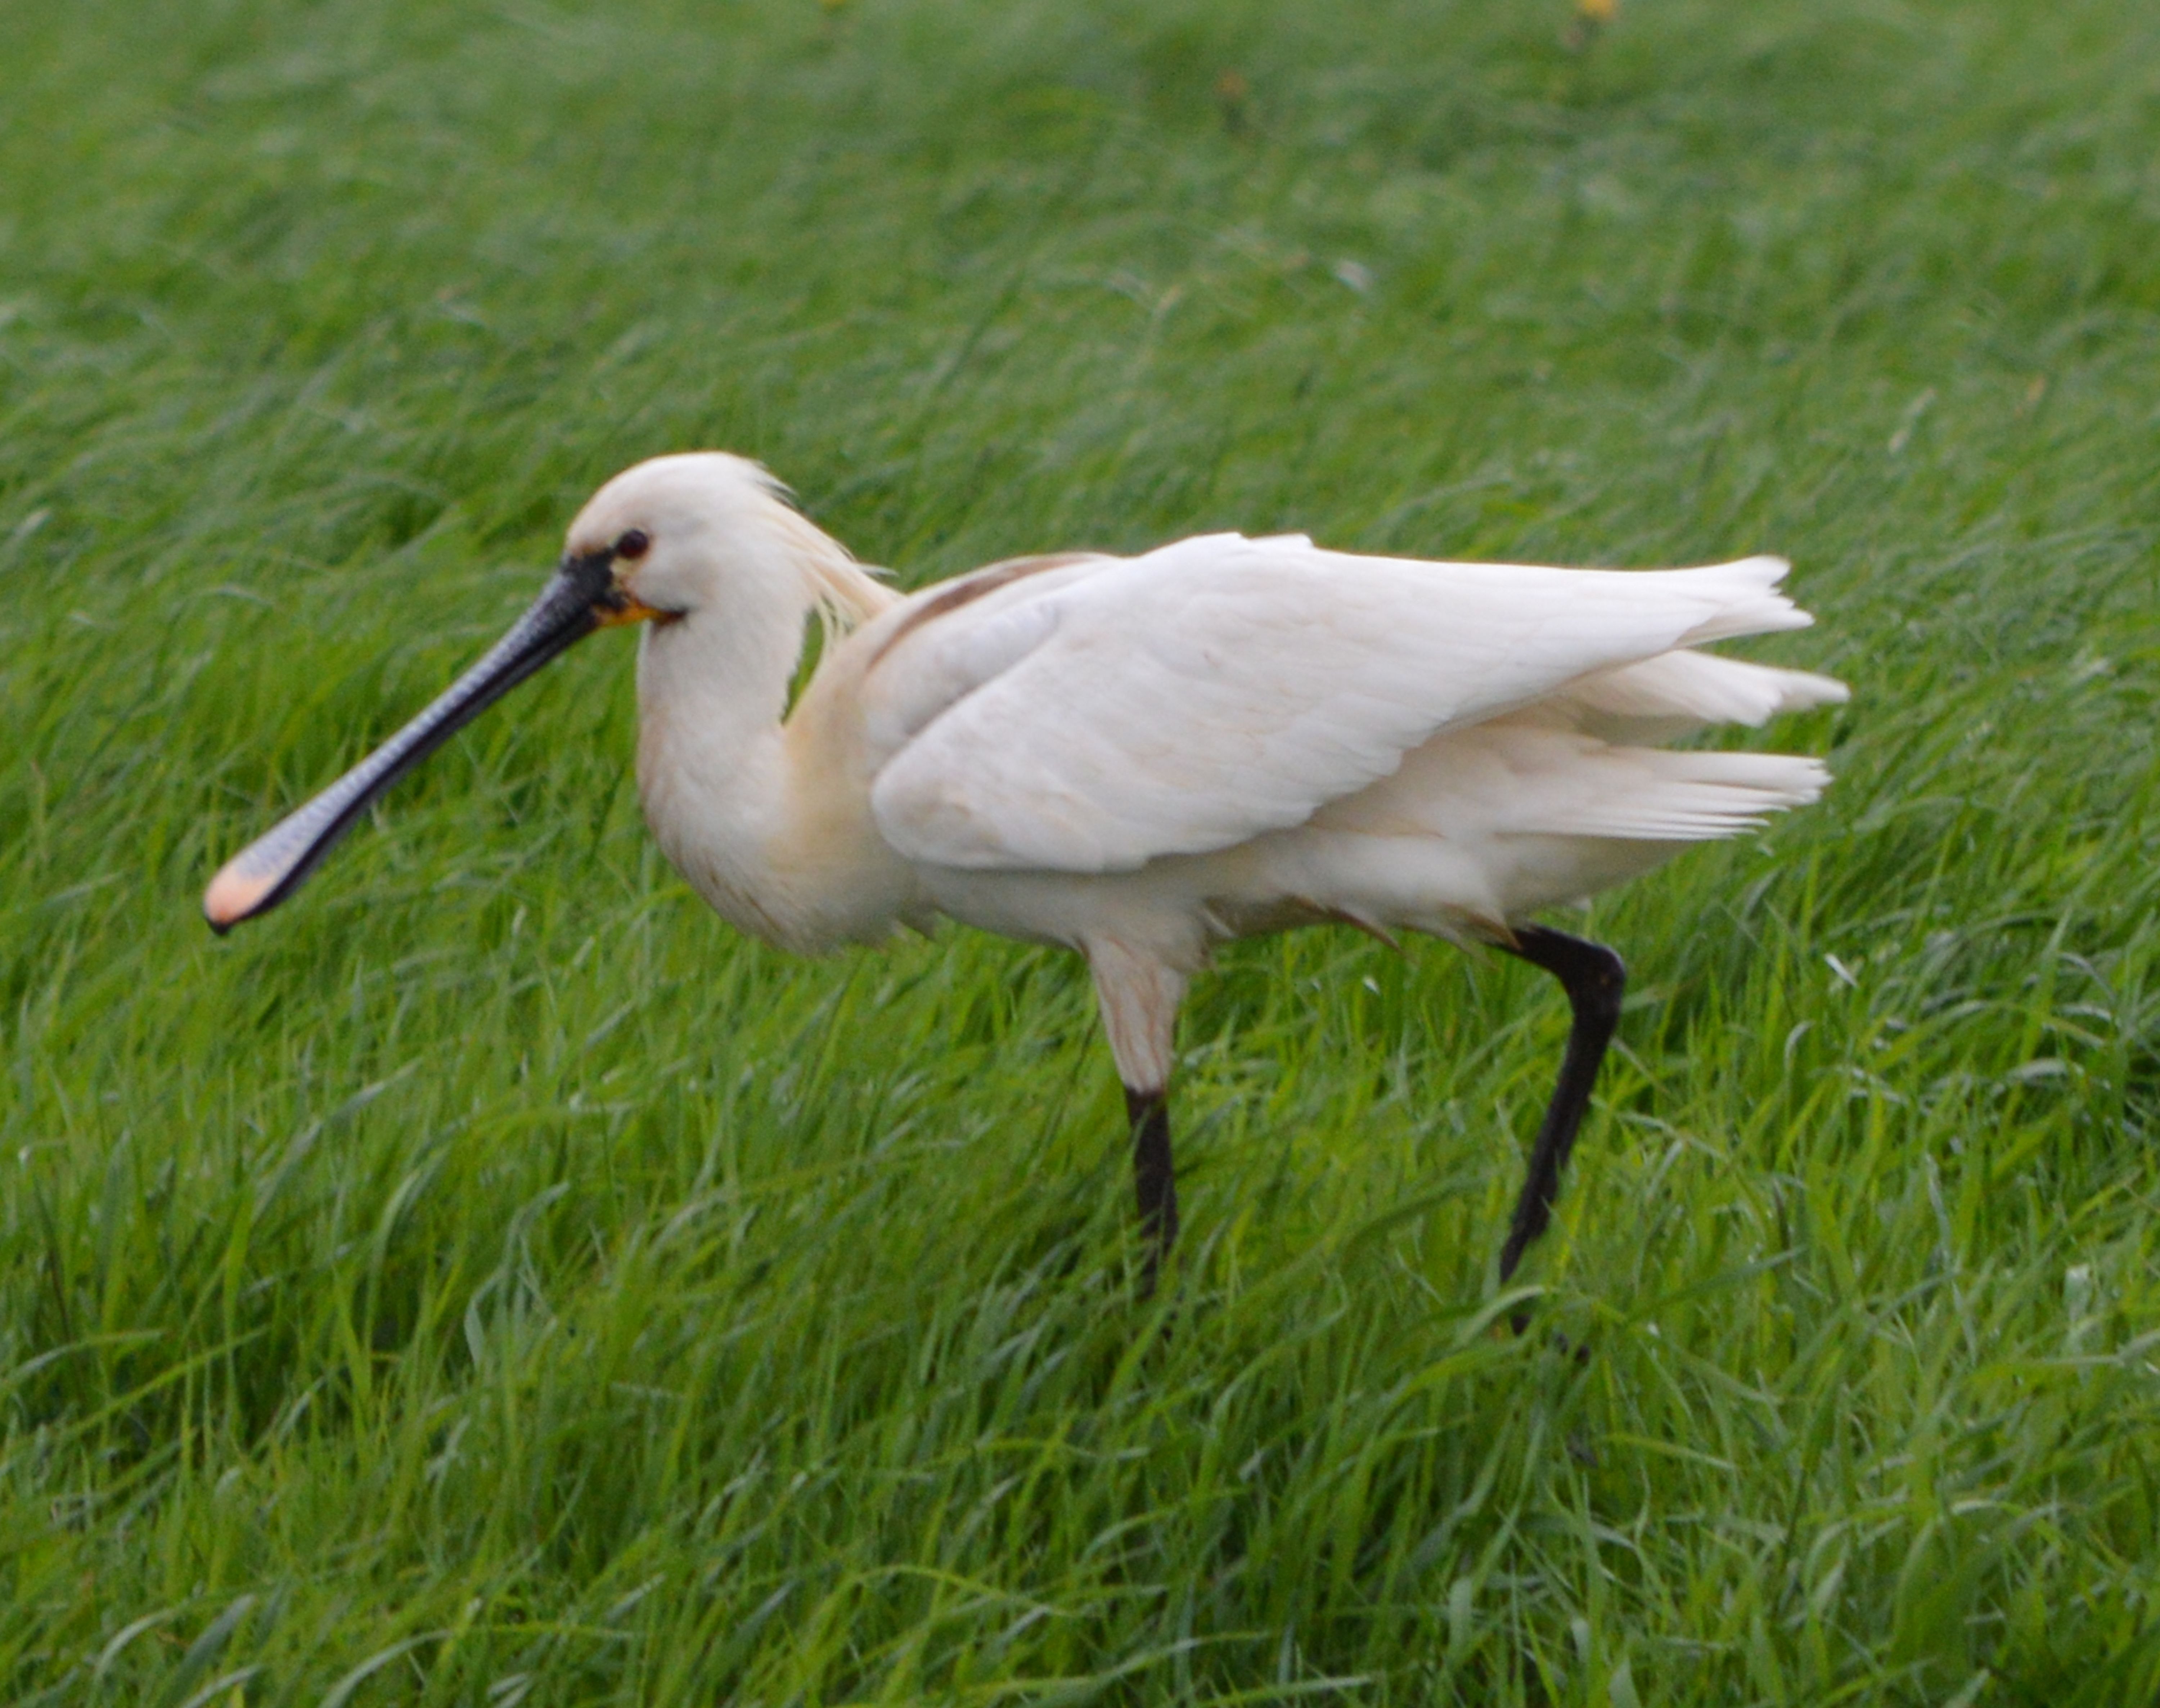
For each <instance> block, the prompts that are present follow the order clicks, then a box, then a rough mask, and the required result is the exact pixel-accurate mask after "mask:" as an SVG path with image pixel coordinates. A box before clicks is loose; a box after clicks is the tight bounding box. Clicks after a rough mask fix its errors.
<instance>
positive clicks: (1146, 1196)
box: [1125, 1086, 1177, 1294]
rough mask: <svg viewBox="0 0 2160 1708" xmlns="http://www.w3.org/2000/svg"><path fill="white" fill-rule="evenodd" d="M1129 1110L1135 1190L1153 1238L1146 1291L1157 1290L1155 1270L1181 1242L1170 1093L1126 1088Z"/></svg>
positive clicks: (1142, 1221) (1146, 1229)
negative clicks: (1171, 1135) (1175, 1245)
mask: <svg viewBox="0 0 2160 1708" xmlns="http://www.w3.org/2000/svg"><path fill="white" fill-rule="evenodd" d="M1125 1114H1126V1115H1127V1116H1128V1117H1129V1118H1130V1119H1131V1121H1132V1124H1133V1190H1134V1193H1135V1196H1136V1197H1138V1198H1139V1200H1140V1228H1141V1230H1142V1232H1143V1233H1145V1234H1146V1236H1147V1238H1148V1240H1149V1242H1150V1243H1149V1248H1148V1255H1147V1269H1146V1273H1145V1276H1144V1277H1143V1279H1142V1280H1141V1284H1140V1285H1141V1290H1142V1292H1143V1293H1146V1294H1151V1293H1153V1292H1154V1291H1155V1272H1156V1271H1157V1270H1158V1269H1160V1268H1161V1266H1162V1260H1163V1259H1165V1258H1166V1257H1168V1256H1169V1255H1170V1249H1171V1246H1172V1245H1174V1244H1176V1243H1177V1168H1176V1164H1175V1163H1173V1162H1172V1161H1171V1155H1170V1093H1168V1092H1165V1091H1135V1090H1134V1089H1133V1088H1131V1087H1130V1086H1127V1087H1126V1088H1125Z"/></svg>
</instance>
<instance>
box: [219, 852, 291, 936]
mask: <svg viewBox="0 0 2160 1708" xmlns="http://www.w3.org/2000/svg"><path fill="white" fill-rule="evenodd" d="M276 887H277V880H275V879H274V878H267V877H262V876H258V875H254V874H252V873H248V872H243V871H241V870H240V869H239V862H238V861H234V862H232V863H231V864H228V865H226V867H225V868H224V870H221V871H220V872H219V873H218V875H216V876H215V878H212V879H211V880H210V888H209V889H207V890H204V891H203V917H204V918H205V919H206V920H208V921H210V929H211V930H212V931H214V932H217V933H218V934H219V935H220V936H223V935H224V934H225V933H226V932H228V931H231V929H232V927H235V926H236V925H237V924H239V923H240V921H241V920H243V919H245V918H247V916H248V915H249V914H251V913H252V912H254V911H255V910H256V909H257V907H260V906H262V901H263V898H264V897H265V896H267V895H269V893H270V892H271V890H273V889H275V888H276Z"/></svg>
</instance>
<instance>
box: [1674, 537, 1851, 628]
mask: <svg viewBox="0 0 2160 1708" xmlns="http://www.w3.org/2000/svg"><path fill="white" fill-rule="evenodd" d="M1792 567H1793V566H1792V565H1791V564H1790V563H1787V562H1786V561H1785V560H1784V558H1741V559H1740V560H1739V561H1738V562H1737V563H1712V564H1711V565H1710V566H1708V567H1707V568H1701V569H1669V570H1667V571H1666V572H1664V573H1665V574H1668V575H1669V576H1670V577H1671V578H1672V579H1673V580H1674V581H1675V583H1676V584H1680V585H1681V586H1684V587H1685V589H1687V590H1688V591H1689V592H1690V593H1691V594H1695V595H1697V596H1698V597H1700V598H1702V599H1704V600H1706V602H1707V603H1708V604H1709V605H1710V606H1711V610H1710V614H1709V615H1706V617H1705V618H1704V619H1703V620H1701V621H1700V622H1699V623H1697V624H1696V625H1695V626H1694V627H1693V628H1691V629H1690V630H1689V631H1687V633H1685V635H1683V636H1680V645H1681V646H1701V645H1703V644H1704V643H1705V642H1706V641H1728V640H1731V639H1732V637H1733V636H1735V635H1768V634H1774V633H1775V632H1777V631H1778V630H1781V629H1804V628H1806V627H1807V626H1809V625H1810V623H1812V622H1814V621H1815V619H1814V618H1813V617H1811V616H1810V615H1808V614H1807V613H1806V612H1805V611H1804V610H1801V609H1800V608H1799V606H1798V605H1794V603H1793V602H1792V600H1789V599H1788V598H1786V597H1785V595H1784V594H1783V593H1781V592H1779V591H1778V583H1780V582H1781V581H1783V580H1784V579H1785V574H1786V572H1787V571H1788V570H1789V569H1790V568H1792Z"/></svg>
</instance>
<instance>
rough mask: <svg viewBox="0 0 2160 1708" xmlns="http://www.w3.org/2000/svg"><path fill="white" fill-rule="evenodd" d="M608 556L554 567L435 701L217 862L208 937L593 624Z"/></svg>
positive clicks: (273, 901)
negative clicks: (502, 631) (509, 623)
mask: <svg viewBox="0 0 2160 1708" xmlns="http://www.w3.org/2000/svg"><path fill="white" fill-rule="evenodd" d="M611 580H612V574H611V554H610V553H605V552H595V553H589V554H587V555H585V556H583V557H576V558H570V557H566V558H563V562H562V563H561V564H560V566H559V567H558V568H557V569H556V571H555V574H554V576H553V579H551V580H550V581H549V582H548V585H547V587H546V588H545V589H543V591H542V593H541V594H540V597H539V598H538V599H537V600H534V601H533V602H532V609H531V610H527V612H526V613H525V615H523V616H522V617H520V618H519V619H518V620H517V623H516V625H515V626H513V627H512V628H511V631H510V632H509V633H508V634H506V635H505V636H503V637H502V638H501V640H500V641H496V643H495V645H494V646H492V647H491V648H490V649H489V651H488V653H487V656H486V657H484V658H482V659H481V660H480V662H479V663H477V664H475V665H474V666H473V667H472V668H471V669H470V670H468V671H467V672H465V674H464V675H463V676H461V677H459V678H458V679H457V681H456V682H454V683H452V684H451V685H450V687H449V690H448V691H447V692H446V693H444V694H443V695H442V696H441V698H439V699H437V700H436V701H435V703H434V704H433V705H431V706H429V707H428V709H427V710H426V711H424V712H423V713H421V714H420V715H419V716H418V717H417V718H415V719H413V721H412V722H411V723H409V724H407V725H406V726H405V727H404V728H403V729H400V730H399V731H398V732H397V734H396V735H393V736H392V737H391V738H390V739H389V740H387V741H386V742H384V743H383V744H382V746H380V747H378V748H376V750H375V751H374V752H372V753H371V754H369V755H367V757H366V759H364V760H362V761H361V762H360V763H359V764H358V765H356V766H354V767H353V768H352V769H351V770H350V771H347V772H346V773H345V775H344V776H341V777H340V778H339V779H338V780H337V781H335V782H334V783H332V784H331V785H330V787H328V788H327V789H325V790H324V791H323V792H322V793H320V794H319V795H318V796H316V797H314V800H312V801H310V802H308V804H307V805H306V806H304V807H301V808H300V809H299V811H298V812H293V813H290V814H288V816H287V817H285V818H282V819H280V820H279V821H278V823H277V824H276V825H274V826H273V827H272V828H271V829H270V831H269V832H268V833H267V834H265V835H263V836H261V837H259V838H257V839H256V840H255V841H253V842H252V843H250V844H248V845H247V847H246V848H244V849H241V851H240V852H239V853H238V854H235V855H234V856H233V857H232V858H231V859H229V860H227V861H226V863H225V864H224V866H223V867H222V868H221V869H220V870H219V872H218V875H216V876H215V878H213V879H211V880H210V888H209V889H207V890H205V891H204V892H203V916H204V917H205V918H206V919H208V920H209V921H210V929H211V930H213V931H215V932H220V933H222V932H226V931H229V930H231V928H232V927H234V926H236V925H237V924H239V923H240V921H241V920H243V919H252V918H253V917H254V916H256V915H257V914H258V913H267V912H268V911H270V910H271V909H272V908H273V907H275V906H277V905H278V903H279V902H281V901H283V900H284V899H285V898H286V897H287V896H290V895H291V894H292V893H293V891H294V890H297V889H299V887H300V884H301V882H302V880H304V879H305V878H306V877H307V875H308V874H309V873H310V872H312V871H314V869H315V868H316V866H317V865H319V864H321V861H322V859H323V856H324V855H325V854H328V853H329V852H330V849H332V848H334V847H335V845H336V844H337V840H338V838H340V837H341V836H343V835H344V834H345V832H346V831H348V830H350V829H351V828H352V827H353V824H354V823H355V821H356V820H357V819H358V818H359V817H360V815H361V813H363V812H366V810H367V807H368V804H369V803H370V802H372V801H373V800H374V799H375V797H376V796H377V795H380V794H381V793H382V792H383V791H384V790H385V789H387V788H388V787H390V786H391V785H392V783H394V782H396V781H397V779H398V778H400V777H402V776H404V775H405V773H406V772H407V771H410V770H412V769H413V766H416V765H418V764H419V762H420V761H422V760H423V759H425V758H426V757H427V756H428V755H429V754H431V753H433V752H434V750H436V749H437V748H438V747H440V746H441V745H443V744H444V742H445V741H447V740H449V739H450V737H451V736H452V735H455V734H456V733H457V732H458V731H459V730H460V729H463V728H464V727H465V725H466V724H469V723H470V722H471V721H472V720H473V719H475V717H477V716H479V714H480V713H481V712H483V711H485V709H487V708H488V707H489V706H491V705H492V704H493V703H495V702H496V700H499V699H501V698H502V696H503V695H505V694H506V693H509V692H510V690H511V689H512V688H516V687H517V684H518V683H521V682H522V681H524V680H525V678H526V677H528V676H530V675H532V672H534V671H536V670H537V669H539V668H540V667H541V666H542V665H543V664H545V663H547V662H548V660H549V659H551V658H553V657H555V656H556V655H557V654H558V653H559V652H563V651H564V650H565V649H567V648H568V647H569V646H571V645H572V644H573V643H574V642H575V641H580V640H583V639H584V637H585V636H587V635H589V634H590V633H592V631H594V630H595V628H598V627H599V626H600V619H601V615H602V612H603V610H604V609H605V605H607V603H608V601H609V599H610V584H611Z"/></svg>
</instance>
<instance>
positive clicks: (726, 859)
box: [637, 570, 897, 952]
mask: <svg viewBox="0 0 2160 1708" xmlns="http://www.w3.org/2000/svg"><path fill="white" fill-rule="evenodd" d="M852 573H853V574H856V575H858V576H860V577H861V579H862V581H863V584H864V586H865V589H867V590H868V591H867V593H866V594H865V597H866V598H868V597H870V596H875V597H877V598H879V599H881V600H889V599H890V594H886V593H885V589H883V588H882V587H880V586H879V585H878V584H876V583H875V582H872V581H871V580H870V578H869V577H867V576H862V575H861V572H860V571H859V570H858V571H853V572H852ZM829 598H830V595H829V594H828V590H827V589H823V587H821V586H819V585H818V584H816V583H814V582H812V581H808V580H797V579H793V578H788V579H786V580H784V581H782V580H779V579H776V580H775V581H774V582H772V583H770V584H765V585H762V586H760V587H759V588H757V589H755V594H754V596H752V597H750V598H746V599H739V600H735V599H731V600H730V602H729V605H728V607H727V609H726V610H725V611H724V612H719V611H714V612H711V613H707V614H702V615H703V620H701V614H699V613H692V614H691V615H688V616H685V617H683V618H682V619H681V620H678V621H676V622H672V623H667V624H664V625H655V626H652V627H650V628H648V629H647V631H646V634H645V636H644V638H643V641H642V642H641V647H640V650H639V653H638V672H637V694H638V744H637V778H638V792H639V795H640V797H641V799H642V801H643V802H644V807H645V817H646V823H649V824H650V825H651V826H652V831H653V834H654V836H655V838H657V840H658V842H659V844H660V846H661V849H662V851H663V852H664V853H665V854H667V858H668V860H669V862H670V863H671V864H672V865H673V866H674V868H675V870H677V871H678V872H680V873H681V874H682V875H683V877H684V878H685V879H687V880H688V881H689V883H690V885H691V887H692V888H693V889H695V890H697V891H698V894H699V895H701V896H704V899H705V900H706V901H709V902H710V903H711V904H712V906H713V907H714V909H715V910H716V911H718V912H719V914H720V915H721V916H723V917H724V918H725V919H727V920H728V921H730V923H732V924H734V925H735V926H736V927H739V928H740V929H741V930H743V931H745V932H750V934H751V935H752V936H755V937H761V938H763V939H764V940H765V941H766V942H770V943H774V944H776V945H777V946H779V947H782V948H787V949H792V950H797V951H811V952H815V951H818V950H822V949H825V948H829V947H833V944H835V943H836V942H840V941H843V940H845V939H848V938H850V937H856V938H861V937H867V938H870V940H873V941H874V940H875V938H876V937H879V936H880V935H882V934H883V932H885V931H886V930H889V929H890V917H891V914H892V910H893V908H894V906H896V905H897V904H896V901H894V899H893V898H892V896H890V895H889V894H888V892H889V891H890V890H892V888H893V886H894V884H895V883H896V878H895V875H894V874H893V873H892V872H890V871H887V870H885V866H886V865H890V864H894V862H893V860H892V857H891V855H890V852H889V851H888V850H885V848H884V845H883V844H881V843H876V844H875V847H874V848H870V849H869V850H868V853H867V854H865V851H864V849H863V848H861V847H859V846H858V844H866V843H870V842H874V840H875V839H874V838H865V837H861V836H854V837H848V836H837V837H836V836H833V835H828V834H827V833H826V830H827V829H828V827H826V826H825V825H824V824H823V818H824V817H826V816H829V812H830V810H831V804H832V803H831V802H829V801H828V800H827V799H826V798H825V796H826V793H827V792H829V791H827V792H821V790H820V787H819V784H820V782H821V781H823V783H826V784H831V783H833V782H836V781H841V780H840V779H839V778H837V777H833V776H823V775H822V772H821V774H820V775H819V776H809V777H807V778H806V777H805V776H802V775H798V773H799V772H800V771H801V770H802V766H801V765H800V764H799V763H798V761H799V760H800V758H801V755H797V753H795V752H794V750H793V749H792V746H791V745H790V743H789V742H788V740H787V738H786V732H785V730H784V729H783V724H782V720H783V719H784V717H785V715H786V714H787V698H788V690H789V688H790V687H791V686H792V683H793V680H794V677H795V672H796V671H797V667H798V666H799V664H800V662H801V660H802V652H803V647H804V644H805V641H806V639H807V630H808V625H809V621H810V618H811V616H812V615H813V612H814V611H816V610H818V608H819V606H820V605H823V604H826V603H827V602H828V600H829ZM813 769H818V768H817V767H814V766H813ZM823 769H826V770H829V769H830V767H824V768H823ZM861 804H862V805H863V807H864V808H865V810H867V802H866V801H865V802H862V803H861ZM850 851H853V852H854V854H859V855H862V856H863V857H864V858H870V856H871V855H875V856H876V857H877V858H875V859H870V865H871V867H872V868H874V869H875V870H864V871H856V870H849V869H847V861H848V858H849V854H850Z"/></svg>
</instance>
